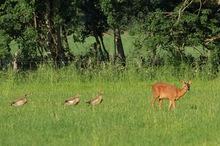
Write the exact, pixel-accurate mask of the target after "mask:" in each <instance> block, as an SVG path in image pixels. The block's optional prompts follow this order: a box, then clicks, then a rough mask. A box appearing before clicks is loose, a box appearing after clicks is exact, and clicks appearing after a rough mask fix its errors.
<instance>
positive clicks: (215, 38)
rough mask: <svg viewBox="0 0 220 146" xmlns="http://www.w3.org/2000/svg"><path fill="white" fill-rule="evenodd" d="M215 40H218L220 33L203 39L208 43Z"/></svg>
mask: <svg viewBox="0 0 220 146" xmlns="http://www.w3.org/2000/svg"><path fill="white" fill-rule="evenodd" d="M216 40H220V35H219V36H215V37H212V38H209V39H205V44H209V43H211V42H213V41H216Z"/></svg>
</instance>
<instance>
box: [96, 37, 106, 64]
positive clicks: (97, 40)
mask: <svg viewBox="0 0 220 146" xmlns="http://www.w3.org/2000/svg"><path fill="white" fill-rule="evenodd" d="M94 37H95V40H96V45H97V50H99V53H100V56H101V61H104V54H103V52H102V49H101V45H100V41H99V38H98V35H97V34H95V35H94Z"/></svg>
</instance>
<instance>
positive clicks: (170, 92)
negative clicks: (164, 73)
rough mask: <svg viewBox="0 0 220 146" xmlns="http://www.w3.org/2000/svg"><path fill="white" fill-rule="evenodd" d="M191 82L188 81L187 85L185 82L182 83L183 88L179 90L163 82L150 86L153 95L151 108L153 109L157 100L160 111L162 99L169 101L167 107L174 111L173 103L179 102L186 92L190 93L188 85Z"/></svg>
mask: <svg viewBox="0 0 220 146" xmlns="http://www.w3.org/2000/svg"><path fill="white" fill-rule="evenodd" d="M191 83H192V81H189V82H188V83H187V82H185V81H182V84H183V88H182V89H179V88H177V87H176V86H173V85H170V84H167V83H163V82H158V83H156V84H154V85H153V86H152V91H153V94H154V97H153V100H152V108H154V103H155V101H156V100H157V98H159V103H158V106H159V108H160V109H161V105H162V102H163V99H169V100H170V103H169V107H168V109H170V108H171V107H172V106H173V108H174V110H175V109H176V105H175V101H176V100H179V99H180V98H181V97H182V96H184V95H185V93H186V92H187V91H190V85H191Z"/></svg>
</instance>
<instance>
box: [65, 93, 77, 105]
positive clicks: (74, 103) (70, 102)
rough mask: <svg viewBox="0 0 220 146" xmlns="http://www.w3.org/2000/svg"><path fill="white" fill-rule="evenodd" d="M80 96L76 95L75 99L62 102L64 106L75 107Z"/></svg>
mask: <svg viewBox="0 0 220 146" xmlns="http://www.w3.org/2000/svg"><path fill="white" fill-rule="evenodd" d="M80 96H81V95H80V94H77V95H76V97H72V98H69V99H67V100H66V101H65V102H64V105H77V104H78V103H79V101H80V99H79V97H80Z"/></svg>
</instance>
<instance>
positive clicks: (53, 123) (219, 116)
mask: <svg viewBox="0 0 220 146" xmlns="http://www.w3.org/2000/svg"><path fill="white" fill-rule="evenodd" d="M69 39H71V38H69ZM112 39H113V38H112V36H111V35H105V38H104V40H105V45H106V47H107V49H108V51H109V52H110V54H112V53H113V48H112V47H110V46H113V44H112V43H113V40H112ZM122 39H123V42H124V43H123V44H124V47H125V53H126V54H128V52H129V51H131V50H132V49H133V47H132V37H131V36H129V35H123V36H122ZM92 42H94V39H93V38H88V39H87V41H86V43H84V44H81V43H73V42H71V41H70V47H71V48H73V51H75V52H74V54H81V53H85V52H86V51H87V50H88V48H89V47H90V44H91V43H92ZM12 47H13V48H14V49H13V50H16V45H14V46H12ZM194 73H195V72H194ZM194 73H193V71H191V70H190V69H188V68H187V67H185V66H183V67H182V69H181V70H177V69H174V68H172V67H162V68H160V69H151V68H149V69H141V68H139V69H137V68H136V67H134V66H132V64H128V67H127V69H126V70H125V71H119V70H118V69H116V70H115V68H114V67H112V66H108V65H106V66H102V67H101V68H99V69H98V70H93V71H92V72H91V71H83V72H81V71H79V70H77V69H75V68H74V67H73V66H69V67H66V68H62V69H60V70H54V69H52V68H51V67H49V66H46V65H45V66H44V65H43V66H40V67H39V69H38V70H37V71H30V72H29V71H27V72H25V73H22V72H21V73H19V74H17V73H14V72H13V71H7V72H4V71H3V72H0V81H1V84H0V89H1V92H0V100H1V104H0V117H1V118H0V123H1V130H0V145H2V146H23V145H33V146H34V145H36V146H39V145H46V146H60V145H65V146H72V145H79V146H148V145H150V146H158V145H163V146H172V145H173V146H174V145H175V146H176V145H181V146H214V145H219V144H220V138H219V134H220V126H219V121H220V112H219V109H220V107H219V104H220V102H219V97H218V95H219V94H220V90H219V89H220V78H215V79H212V80H207V77H206V76H205V75H203V74H201V75H200V74H198V73H197V74H196V75H195V74H194ZM193 74H194V75H193ZM182 80H186V81H189V80H192V81H193V82H192V85H191V91H190V92H187V93H186V95H185V96H183V97H182V98H181V99H180V100H178V101H176V102H175V103H176V110H175V111H174V110H173V109H171V110H168V104H169V100H165V101H164V102H163V105H162V109H161V110H159V109H158V107H157V102H158V101H157V102H156V105H155V106H156V107H155V109H152V107H151V100H152V98H153V94H152V91H151V86H152V85H153V84H154V83H156V82H158V81H163V82H167V83H170V84H173V85H175V86H177V87H179V88H182ZM99 90H103V91H104V94H103V97H104V101H103V103H102V104H100V105H96V106H89V105H86V103H85V102H86V101H88V100H90V99H92V98H94V97H96V96H97V92H98V91H99ZM25 93H28V95H29V96H28V103H27V104H25V105H24V106H21V107H12V106H10V102H11V101H12V100H14V99H16V98H19V97H22V96H23V95H24V94H25ZM77 93H80V94H81V95H82V96H81V101H80V103H79V104H78V105H77V106H70V107H64V105H63V103H64V101H65V100H66V99H68V98H70V97H73V96H75V95H76V94H77Z"/></svg>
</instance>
